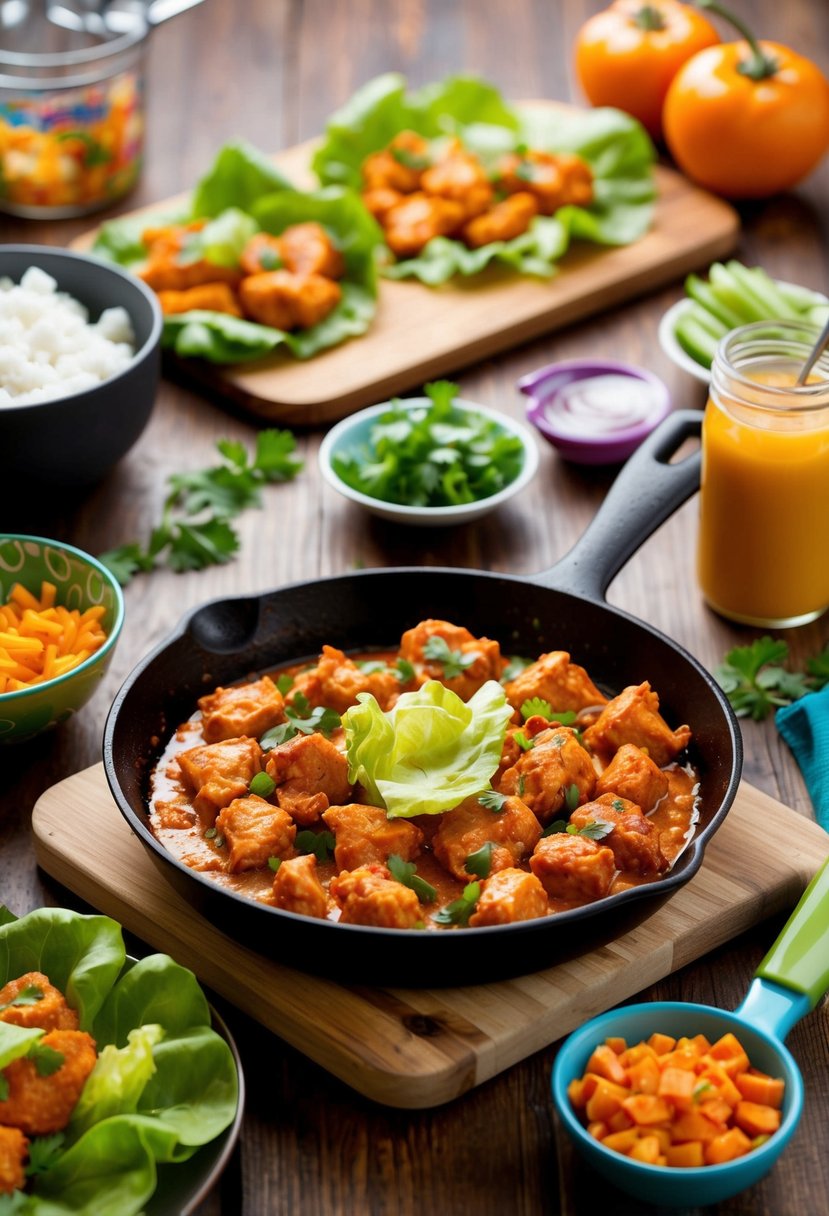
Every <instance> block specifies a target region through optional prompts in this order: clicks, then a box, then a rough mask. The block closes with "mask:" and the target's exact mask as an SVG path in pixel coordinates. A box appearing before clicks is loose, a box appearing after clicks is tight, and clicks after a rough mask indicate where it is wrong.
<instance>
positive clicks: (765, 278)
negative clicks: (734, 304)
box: [726, 260, 800, 321]
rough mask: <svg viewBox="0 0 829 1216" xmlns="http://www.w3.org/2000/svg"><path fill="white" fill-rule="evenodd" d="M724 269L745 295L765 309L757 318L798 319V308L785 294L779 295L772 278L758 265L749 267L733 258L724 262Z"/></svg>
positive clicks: (762, 319) (766, 319)
mask: <svg viewBox="0 0 829 1216" xmlns="http://www.w3.org/2000/svg"><path fill="white" fill-rule="evenodd" d="M726 269H727V270H729V271H730V272H731V274H732V275H733V276H734V278H735V279H736V281H737V283H738V285H739V286H740V287H741V288H742V289H743V291H744V292H745V294H746V296H747V297H748V298H749V299H752V300H755V301H756V302H757V304H758V305H759V306H760V307H761V308H763V309H764V310H765V315H764V316H760V317H758V318H757V319H758V320H760V321H783V320H789V321H798V320H799V319H800V313H799V312H798V310H797V309H796V308H795V307H794V306H793V305H792V304H790V303H789V302H788V300H786V298H785V296H783V295H781V293H780V292H779V291H778V289H777V284H776V283H775V281H774V279H772V278H771V277H770V275H767V274H766V272H765V270H761V269H760V267H759V266H755V267H754V268H753V269H749V267H747V266H743V264H742V263H741V262H735V261H733V260H732V261H730V262H727V263H726Z"/></svg>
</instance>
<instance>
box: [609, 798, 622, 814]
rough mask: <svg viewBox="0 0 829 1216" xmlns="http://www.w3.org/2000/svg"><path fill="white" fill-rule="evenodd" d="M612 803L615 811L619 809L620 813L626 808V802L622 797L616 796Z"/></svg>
mask: <svg viewBox="0 0 829 1216" xmlns="http://www.w3.org/2000/svg"><path fill="white" fill-rule="evenodd" d="M610 805H611V807H612V808H613V810H614V811H619V813H620V814H621V812H622V811H624V809H625V804H624V802H622V799H621V798H614V799H613V801H612V802H611V804H610Z"/></svg>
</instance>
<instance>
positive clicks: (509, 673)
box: [501, 654, 533, 684]
mask: <svg viewBox="0 0 829 1216" xmlns="http://www.w3.org/2000/svg"><path fill="white" fill-rule="evenodd" d="M532 662H533V660H532V659H525V658H523V657H522V656H521V655H520V654H511V655H510V657H509V660H508V661H507V665H506V667H505V668H504V670H503V671H502V672H501V683H502V684H508V683H509V681H510V680H514V679H515V677H516V676H520V675H521V672H522V671H524V670H525V669H526V668H527V667H530V666H531V665H532Z"/></svg>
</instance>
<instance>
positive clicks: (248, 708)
mask: <svg viewBox="0 0 829 1216" xmlns="http://www.w3.org/2000/svg"><path fill="white" fill-rule="evenodd" d="M199 709H200V710H201V712H202V734H203V735H204V740H205V742H206V743H219V742H220V741H221V740H222V739H235V738H238V736H239V735H248V736H250V737H252V738H253V737H255V738H258V737H259V736H260V735H263V734H264V733H265V731H266V730H270V728H271V727H272V726H276V725H277V723H278V722H284V721H285V708H284V704H283V701H282V693H281V692H280V691H279V689H278V688H277V687H276V685H275V684H274V682H273V680H272V679H271V678H270V676H262V679H261V680H254V681H253V682H252V683H250V684H235V685H233V686H232V687H231V688H217V689H216V690H215V692H211V693H210V694H209V695H208V696H206V697H200V698H199Z"/></svg>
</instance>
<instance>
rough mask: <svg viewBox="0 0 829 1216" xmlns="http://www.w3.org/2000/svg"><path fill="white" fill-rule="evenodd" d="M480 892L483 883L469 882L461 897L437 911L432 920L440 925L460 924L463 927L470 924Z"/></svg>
mask: <svg viewBox="0 0 829 1216" xmlns="http://www.w3.org/2000/svg"><path fill="white" fill-rule="evenodd" d="M480 894H481V884H480V883H479V882H470V883H467V884H466V886H465V887H464V889H463V892H462V894H461V896H460V899H455V900H453V901H452V903H451V904H447V905H446V907H445V908H441V910H440V912H436V913H435V915H434V916H433V917H432V920H434V921H436V922H437V924H439V925H460V926H461V927H463V926H465V925H468V924H469V918H470V916H471V915H472V913H473V912H474V911H475V906H476V904H477V903H478V899H479V897H480Z"/></svg>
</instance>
